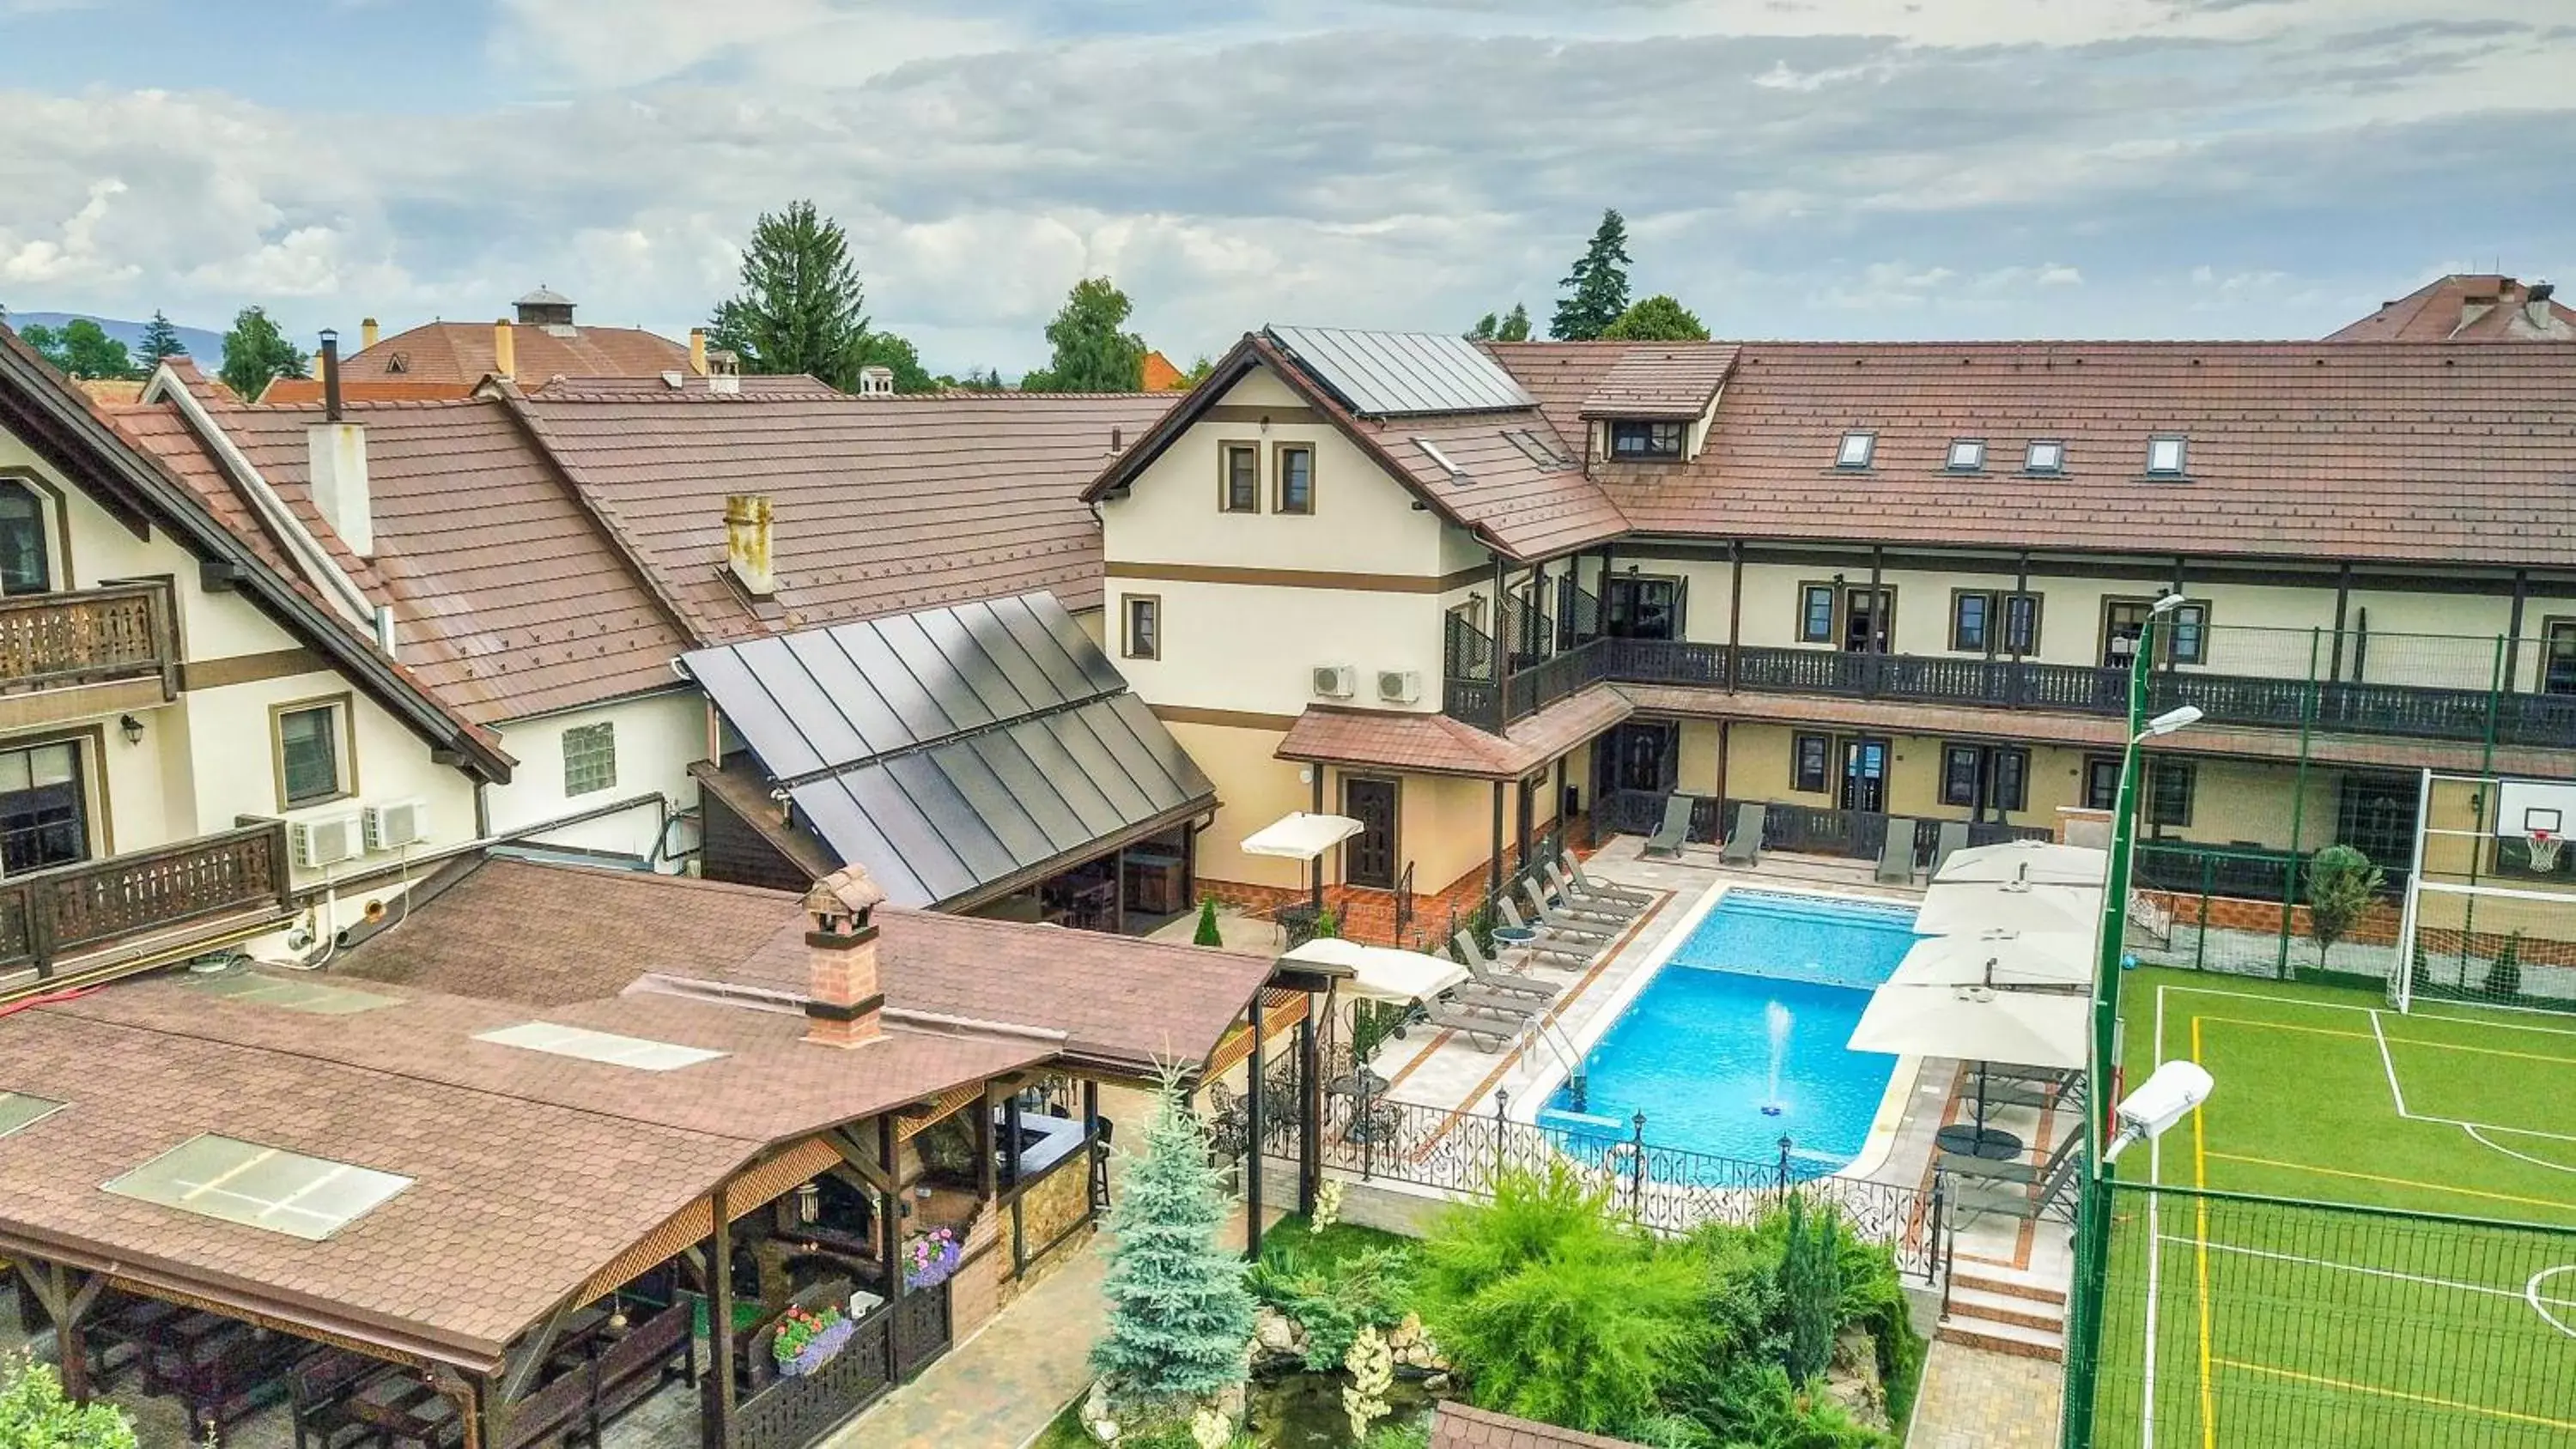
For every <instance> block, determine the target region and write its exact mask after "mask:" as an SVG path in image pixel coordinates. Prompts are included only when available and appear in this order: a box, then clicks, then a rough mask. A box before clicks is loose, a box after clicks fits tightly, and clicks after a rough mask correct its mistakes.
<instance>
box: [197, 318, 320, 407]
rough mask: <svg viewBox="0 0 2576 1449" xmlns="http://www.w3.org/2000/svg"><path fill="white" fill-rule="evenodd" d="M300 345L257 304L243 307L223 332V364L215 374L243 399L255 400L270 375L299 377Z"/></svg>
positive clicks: (301, 365)
mask: <svg viewBox="0 0 2576 1449" xmlns="http://www.w3.org/2000/svg"><path fill="white" fill-rule="evenodd" d="M304 367H305V356H304V353H303V351H302V349H300V348H298V347H297V346H296V345H295V344H294V343H292V342H289V341H287V340H286V334H285V333H283V332H280V331H278V330H277V324H276V323H274V322H271V321H270V320H268V312H267V310H266V309H264V308H260V307H244V308H243V309H241V311H240V313H239V314H238V315H236V316H235V317H234V318H233V330H231V331H230V332H227V333H225V334H224V365H223V368H222V370H221V371H219V372H218V373H216V376H218V377H220V378H222V379H223V380H224V386H226V387H228V388H231V389H232V390H233V395H234V396H235V397H238V398H240V399H241V400H242V401H244V402H257V401H258V400H259V395H260V392H261V391H262V390H263V389H265V388H266V387H267V386H268V382H269V379H270V378H275V377H302V376H303V375H304Z"/></svg>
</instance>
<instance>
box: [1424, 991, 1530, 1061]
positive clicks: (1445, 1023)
mask: <svg viewBox="0 0 2576 1449" xmlns="http://www.w3.org/2000/svg"><path fill="white" fill-rule="evenodd" d="M1422 1010H1423V1014H1424V1016H1425V1017H1426V1018H1427V1019H1428V1020H1429V1021H1430V1023H1431V1024H1432V1025H1433V1026H1436V1027H1440V1028H1442V1029H1443V1030H1446V1031H1454V1032H1456V1033H1458V1034H1459V1035H1460V1036H1463V1037H1465V1038H1466V1039H1467V1040H1468V1041H1469V1042H1470V1043H1471V1044H1473V1045H1474V1046H1475V1048H1476V1050H1478V1051H1480V1052H1492V1051H1494V1050H1495V1049H1497V1048H1499V1047H1501V1046H1502V1045H1503V1044H1504V1043H1506V1042H1508V1041H1510V1040H1512V1039H1513V1038H1514V1037H1517V1036H1519V1035H1520V1033H1521V1026H1523V1025H1526V1024H1527V1023H1528V1020H1529V1018H1527V1017H1523V1018H1521V1021H1520V1023H1519V1024H1516V1025H1511V1026H1506V1025H1504V1024H1503V1023H1502V1022H1501V1021H1499V1020H1497V1019H1495V1018H1493V1017H1480V1016H1470V1015H1468V1014H1467V1013H1466V1012H1464V1011H1460V1010H1457V1009H1455V1008H1453V1007H1451V1006H1449V1005H1447V1004H1446V1003H1443V1002H1438V1001H1426V1002H1424V1003H1422Z"/></svg>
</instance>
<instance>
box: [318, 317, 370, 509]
mask: <svg viewBox="0 0 2576 1449" xmlns="http://www.w3.org/2000/svg"><path fill="white" fill-rule="evenodd" d="M304 459H305V468H306V472H307V474H308V476H309V478H310V480H311V483H312V488H313V507H314V509H315V511H317V512H319V513H320V514H321V515H322V521H323V522H325V523H328V524H329V525H331V531H332V532H333V533H336V534H338V535H340V541H341V542H343V543H345V544H347V545H348V546H349V551H350V552H352V553H354V554H356V555H357V556H358V557H360V558H373V557H374V556H375V552H376V527H375V519H374V515H373V504H372V502H371V500H370V499H369V497H368V490H367V428H366V424H364V423H353V422H350V421H348V420H347V419H346V418H344V417H343V416H342V415H341V404H340V334H339V333H337V332H331V331H325V332H324V333H323V334H322V421H320V422H318V423H315V424H313V425H312V426H311V427H308V428H306V429H305V430H304Z"/></svg>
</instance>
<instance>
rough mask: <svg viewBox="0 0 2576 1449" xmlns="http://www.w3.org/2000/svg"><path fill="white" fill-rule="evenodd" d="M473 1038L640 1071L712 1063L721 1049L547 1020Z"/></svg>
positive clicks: (670, 1069)
mask: <svg viewBox="0 0 2576 1449" xmlns="http://www.w3.org/2000/svg"><path fill="white" fill-rule="evenodd" d="M474 1039H475V1040H476V1041H488V1042H490V1043H492V1044H493V1045H495V1046H511V1047H524V1048H526V1049H527V1050H529V1051H532V1052H551V1053H553V1054H554V1055H556V1056H559V1057H579V1058H580V1059H582V1060H583V1061H586V1062H606V1063H607V1064H608V1065H610V1066H613V1067H633V1068H635V1069H636V1070H637V1071H643V1072H671V1071H677V1070H679V1069H680V1068H682V1067H694V1066H696V1065H697V1064H698V1063H700V1062H711V1061H714V1060H715V1059H716V1058H718V1057H720V1056H723V1055H724V1053H723V1052H714V1051H708V1050H706V1049H705V1048H703V1047H685V1046H676V1045H674V1044H672V1043H670V1042H666V1041H647V1040H645V1039H644V1038H642V1037H636V1036H618V1035H616V1034H615V1033H613V1032H605V1031H592V1030H591V1029H590V1028H588V1027H583V1026H557V1025H555V1024H554V1023H553V1022H550V1021H526V1022H521V1023H520V1024H519V1025H517V1026H505V1027H501V1028H500V1029H498V1030H495V1031H486V1032H478V1033H476V1034H475V1037H474Z"/></svg>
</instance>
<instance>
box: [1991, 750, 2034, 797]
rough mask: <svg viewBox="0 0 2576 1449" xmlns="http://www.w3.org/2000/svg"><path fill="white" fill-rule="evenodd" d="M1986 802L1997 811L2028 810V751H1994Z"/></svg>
mask: <svg viewBox="0 0 2576 1449" xmlns="http://www.w3.org/2000/svg"><path fill="white" fill-rule="evenodd" d="M1987 793H1988V794H1989V795H1990V796H1991V798H1990V799H1988V800H1987V801H1986V803H1987V804H1989V805H1991V806H1993V807H1994V808H1995V809H1996V810H1998V811H2008V810H2027V809H2029V808H2030V751H2028V750H1997V751H1995V773H1994V779H1993V781H1992V782H1991V783H1990V784H1989V785H1988V786H1987Z"/></svg>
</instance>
